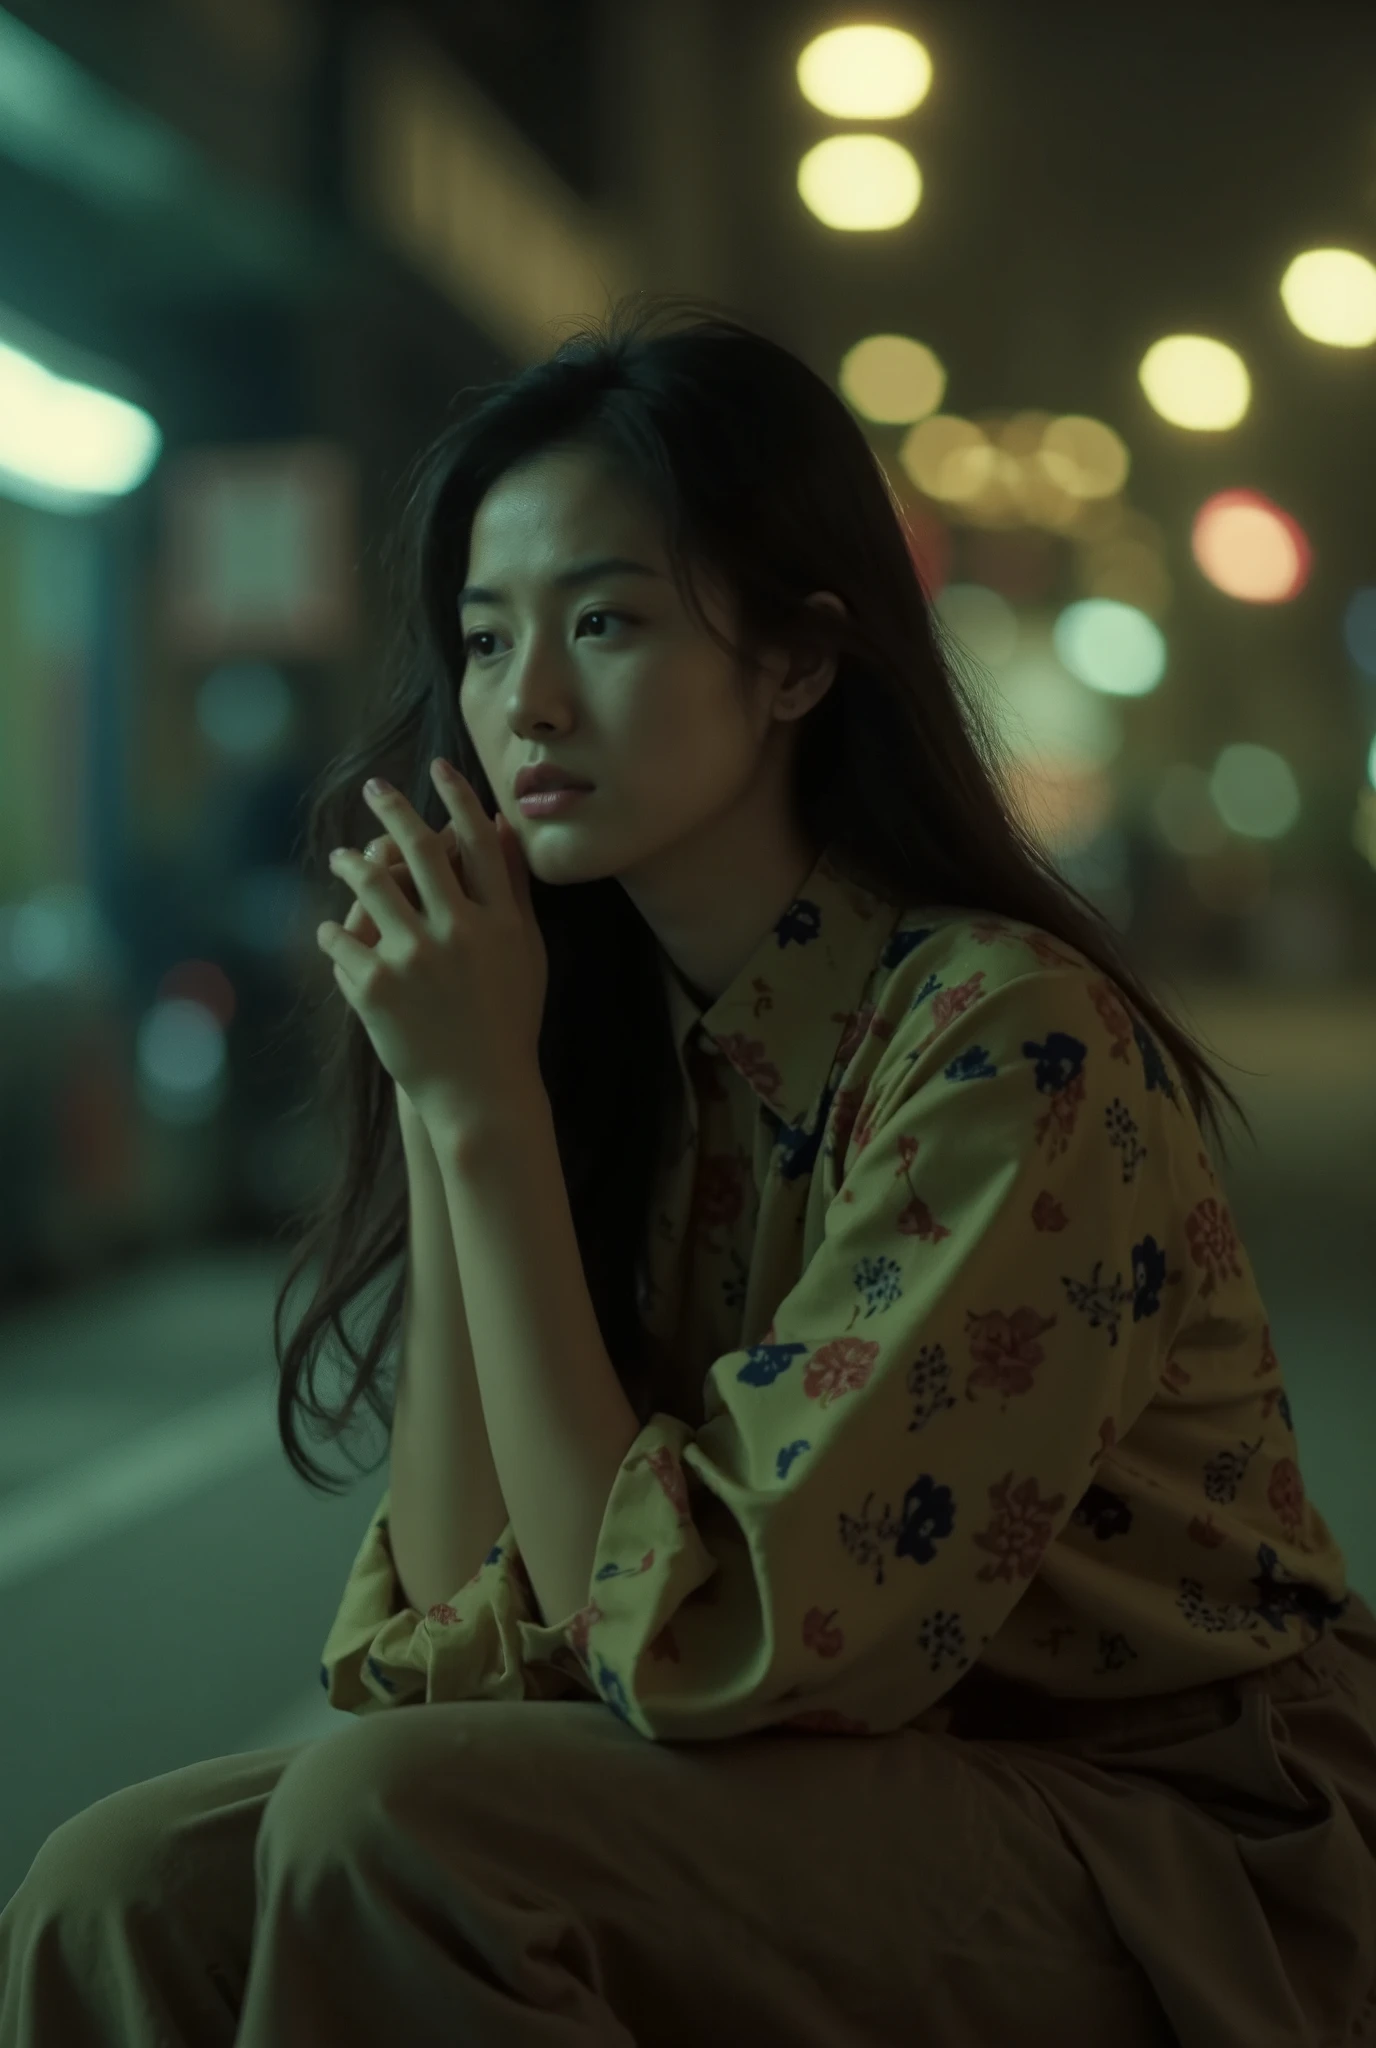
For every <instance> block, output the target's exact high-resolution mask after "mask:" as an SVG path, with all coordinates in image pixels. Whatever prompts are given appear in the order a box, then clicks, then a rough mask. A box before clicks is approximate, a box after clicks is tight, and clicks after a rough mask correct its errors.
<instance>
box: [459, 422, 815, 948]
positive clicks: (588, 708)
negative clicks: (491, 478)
mask: <svg viewBox="0 0 1376 2048" xmlns="http://www.w3.org/2000/svg"><path fill="white" fill-rule="evenodd" d="M608 558H620V559H621V560H623V561H629V562H632V563H639V564H641V565H643V569H644V571H645V572H647V573H639V572H637V571H636V570H634V569H631V568H626V567H621V568H615V569H613V568H610V567H607V568H603V569H601V570H600V571H599V572H598V573H596V574H591V575H587V576H584V577H581V578H580V579H579V580H578V582H577V583H576V584H570V585H568V586H565V585H564V584H561V582H560V580H559V579H560V577H561V576H562V575H563V574H564V573H565V572H567V571H570V570H572V569H575V568H577V567H579V566H580V565H584V564H587V563H590V562H605V561H606V560H607V559H608ZM477 592H486V593H488V594H487V595H479V594H475V593H477ZM702 599H703V602H704V604H705V606H706V608H707V610H708V613H709V616H711V618H712V619H713V621H714V623H716V624H717V626H718V627H719V629H722V630H725V631H727V632H728V633H730V632H731V631H732V628H733V625H734V621H733V620H732V618H731V616H730V611H729V606H728V605H727V604H726V603H725V602H724V601H723V600H722V595H721V593H720V592H719V591H718V590H717V589H716V588H715V587H714V586H713V585H712V584H711V583H710V582H708V583H707V584H706V587H705V588H703V589H702ZM460 624H461V628H462V632H463V636H464V643H465V655H466V659H465V665H464V669H463V676H462V681H461V684H460V688H459V708H460V711H461V713H462V716H463V720H464V724H465V726H466V727H467V730H468V733H469V736H470V738H471V740H472V742H473V745H474V747H475V749H476V750H477V754H478V759H479V760H480V761H481V763H482V766H483V770H484V773H485V774H486V776H487V779H488V781H489V783H490V784H491V785H492V790H493V793H494V795H495V796H496V799H497V803H498V806H499V808H500V809H501V810H502V812H503V813H504V814H505V816H506V817H507V819H508V821H509V822H510V824H511V825H512V827H513V828H514V830H515V831H516V832H517V833H518V834H519V836H520V839H521V843H522V846H523V848H524V850H525V855H526V859H527V861H528V863H529V865H530V867H531V869H532V871H533V872H534V873H535V874H536V875H538V876H539V877H540V879H541V880H542V881H547V882H551V883H560V882H587V881H595V880H598V879H601V878H602V877H605V876H612V875H614V876H616V877H618V878H619V879H620V880H621V881H622V882H623V884H624V886H625V887H626V889H627V892H628V894H630V895H631V896H632V898H633V899H634V900H635V901H636V902H637V904H638V905H639V907H640V908H641V910H642V911H643V912H644V914H645V915H646V917H647V918H648V919H649V920H650V922H651V923H653V924H654V925H655V926H656V928H657V929H658V930H659V931H660V933H661V936H662V937H664V938H665V939H666V942H671V935H673V934H676V933H677V934H681V935H682V937H683V951H684V953H685V955H686V954H689V953H691V952H692V951H693V948H692V944H691V941H690V940H689V938H688V935H687V934H688V927H689V926H693V927H702V926H704V925H705V923H706V921H707V920H708V919H709V918H711V917H715V919H716V921H717V923H718V926H720V925H721V922H722V918H723V915H724V909H725V906H724V903H723V891H724V890H726V889H728V888H729V886H730V885H731V878H732V877H733V876H734V877H735V880H736V885H737V886H738V887H739V888H740V889H741V891H742V895H741V901H740V906H739V907H740V914H741V916H742V918H745V919H748V918H750V917H751V916H752V915H754V914H756V906H755V905H754V904H753V903H752V898H753V897H754V896H755V895H756V894H758V895H759V898H760V901H761V902H765V901H772V898H773V895H774V894H775V893H777V891H778V889H779V888H780V887H782V886H783V880H782V878H783V877H784V875H785V874H786V873H787V874H792V873H793V872H794V871H795V870H796V869H797V867H798V863H799V860H800V859H802V860H803V861H804V869H805V868H806V866H807V865H809V864H810V861H808V860H807V859H806V857H805V855H806V850H805V849H802V848H800V846H799V844H798V842H797V839H796V836H795V835H794V833H793V829H792V826H791V824H790V821H789V819H790V802H789V771H790V751H791V750H790V746H789V742H790V741H791V740H794V739H796V733H795V732H794V731H793V730H792V727H793V725H794V723H795V721H796V720H797V719H798V718H799V717H800V716H801V715H802V713H803V712H805V711H806V710H808V709H810V708H811V705H812V704H813V703H815V702H816V700H817V698H818V697H819V696H820V695H821V694H822V693H823V690H824V689H825V687H826V685H827V682H829V680H830V676H829V675H827V676H826V678H825V680H823V679H821V678H812V679H808V680H807V681H806V682H804V683H799V682H796V681H795V683H794V684H793V686H792V687H789V688H787V689H785V688H783V687H782V681H783V673H784V670H785V668H786V666H787V664H786V662H785V661H783V660H776V661H774V662H770V661H768V660H766V661H765V662H764V663H763V664H762V667H761V669H760V671H759V673H758V674H757V675H756V676H755V678H754V679H753V681H752V685H751V693H750V695H749V696H747V695H745V694H744V693H743V691H742V690H741V689H739V688H738V686H737V681H736V665H735V663H734V662H733V660H732V657H731V656H730V655H728V654H726V653H724V652H723V651H722V649H721V648H720V647H719V646H718V645H717V644H716V642H715V641H714V640H713V639H711V637H710V636H709V635H708V634H707V633H706V632H705V631H704V630H703V628H702V627H701V626H700V625H699V623H698V621H697V620H696V619H695V618H694V617H693V616H692V614H691V613H690V612H689V611H688V610H687V609H686V608H685V606H684V604H683V602H682V601H681V599H680V597H679V594H678V591H677V590H676V588H675V586H674V582H673V578H672V575H671V573H670V569H669V563H668V558H667V555H666V552H665V549H664V546H663V543H662V540H661V535H660V529H659V524H658V521H657V519H656V517H655V515H654V513H653V511H652V510H651V509H650V508H648V507H647V506H646V505H644V504H643V503H641V502H640V501H639V500H638V498H637V496H636V495H635V494H633V493H632V491H631V490H630V489H629V488H628V487H627V486H626V484H625V483H624V482H622V481H620V480H619V479H618V478H617V477H616V476H615V474H614V473H613V472H612V471H611V469H610V468H609V467H608V466H607V464H606V463H605V462H604V461H603V460H601V459H600V458H599V457H598V456H597V455H596V454H595V453H592V452H589V451H586V450H583V449H572V448H560V449H552V450H547V451H545V452H543V453H541V454H540V455H539V456H538V457H535V458H532V459H531V460H529V461H528V462H526V463H523V464H522V465H521V466H520V467H519V468H518V469H514V470H511V471H508V472H507V473H506V474H505V475H504V476H502V477H501V478H499V480H498V481H497V482H496V483H495V484H494V485H493V486H492V488H491V490H490V491H489V492H488V493H487V496H486V497H485V498H484V499H483V500H482V502H481V504H480V505H479V507H478V511H477V514H476V516H475V518H474V522H473V530H472V535H471V540H470V547H469V559H468V564H467V570H466V579H465V590H464V592H463V593H462V594H461V597H460ZM546 760H547V761H551V762H553V763H555V764H556V765H557V766H558V767H561V768H566V769H568V770H569V771H570V772H571V773H572V774H575V775H578V776H581V777H585V778H586V779H587V780H588V781H589V782H591V783H592V784H593V787H592V789H591V790H590V791H588V792H587V793H586V794H585V795H583V796H582V797H580V798H579V800H578V801H577V803H576V804H574V805H573V806H572V807H571V808H570V809H569V811H568V812H567V813H566V814H564V815H563V816H555V817H549V818H540V817H527V816H526V815H525V814H524V813H523V812H522V811H521V810H520V809H519V808H518V806H517V802H516V795H515V790H514V783H515V779H516V774H517V771H518V770H519V769H521V768H523V767H525V766H527V765H528V764H530V763H532V762H534V761H546ZM787 900H788V899H787V896H785V897H784V904H786V902H787ZM780 907H783V906H782V905H781V906H780ZM775 914H777V913H775ZM726 921H727V922H728V923H730V922H731V919H730V917H729V916H728V917H727V919H726ZM671 950H672V944H671ZM698 964H699V969H700V971H702V970H703V969H705V968H706V967H708V966H709V965H710V963H709V962H708V961H707V960H706V959H700V960H699V963H698Z"/></svg>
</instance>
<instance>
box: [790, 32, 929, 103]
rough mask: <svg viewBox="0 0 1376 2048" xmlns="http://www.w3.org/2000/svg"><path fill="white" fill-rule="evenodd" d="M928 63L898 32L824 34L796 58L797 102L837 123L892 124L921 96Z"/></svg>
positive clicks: (924, 94) (915, 42)
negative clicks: (800, 98) (799, 95)
mask: <svg viewBox="0 0 1376 2048" xmlns="http://www.w3.org/2000/svg"><path fill="white" fill-rule="evenodd" d="M931 82H932V60H931V58H930V57H929V56H928V55H927V52H926V50H925V49H924V48H923V46H922V44H921V43H920V42H919V41H918V40H917V37H916V36H910V35H909V34H908V33H907V32H906V30H904V29H901V28H879V27H872V26H870V25H868V24H866V25H865V26H863V27H859V26H857V27H853V28H833V29H828V30H827V32H826V34H825V35H820V36H814V37H813V39H812V41H811V42H810V43H809V44H808V45H807V47H806V49H805V50H804V51H803V54H802V56H801V57H799V59H798V85H799V89H800V90H801V92H802V95H803V98H804V99H805V100H808V101H810V103H811V104H812V105H813V106H814V107H817V108H818V109H819V110H820V111H821V112H822V113H824V114H834V115H836V116H837V118H838V119H840V120H843V121H892V120H894V119H895V118H896V117H897V116H898V115H900V114H910V113H911V112H912V110H913V108H914V107H917V106H920V105H921V104H922V102H923V100H925V99H926V97H927V92H928V88H929V87H930V85H931Z"/></svg>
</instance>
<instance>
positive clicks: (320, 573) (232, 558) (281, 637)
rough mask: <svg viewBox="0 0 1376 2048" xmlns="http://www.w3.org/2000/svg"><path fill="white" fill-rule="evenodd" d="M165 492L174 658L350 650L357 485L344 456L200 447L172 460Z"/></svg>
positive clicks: (292, 445) (319, 655) (287, 446)
mask: <svg viewBox="0 0 1376 2048" xmlns="http://www.w3.org/2000/svg"><path fill="white" fill-rule="evenodd" d="M164 494H165V495H164V501H163V510H164V545H163V561H162V577H163V615H164V620H165V624H166V628H167V633H168V636H169V639H170V642H171V647H172V651H173V652H174V654H176V655H178V656H183V657H186V658H187V659H189V660H193V661H202V660H204V661H215V660H219V659H221V658H222V657H225V656H228V655H234V654H256V655H265V656H275V657H277V658H278V659H283V660H286V659H293V658H295V659H304V660H322V659H328V658H330V657H331V656H335V655H341V654H345V653H347V652H348V650H349V648H350V646H351V645H352V641H353V635H354V630H355V624H356V617H357V613H356V589H355V582H354V564H355V555H356V532H357V521H358V479H357V473H356V470H355V466H354V463H353V460H352V458H351V457H350V456H349V454H348V453H347V452H346V451H345V450H344V449H342V448H339V447H336V446H335V445H334V444H333V443H331V442H327V441H296V442H288V443H284V444H275V445H270V446H255V447H233V448H203V449H196V450H194V451H191V452H189V453H187V454H184V455H182V456H179V457H177V458H176V459H175V460H173V461H169V462H168V464H167V469H166V477H165V481H164Z"/></svg>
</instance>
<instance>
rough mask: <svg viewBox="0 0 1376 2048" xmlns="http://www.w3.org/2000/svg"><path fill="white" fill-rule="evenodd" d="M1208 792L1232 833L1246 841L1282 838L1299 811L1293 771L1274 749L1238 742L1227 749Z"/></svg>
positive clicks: (1216, 763)
mask: <svg viewBox="0 0 1376 2048" xmlns="http://www.w3.org/2000/svg"><path fill="white" fill-rule="evenodd" d="M1209 793H1210V795H1211V796H1212V798H1213V800H1214V805H1215V807H1216V809H1217V811H1218V815H1219V817H1220V818H1222V820H1223V822H1224V824H1225V825H1226V826H1227V827H1228V829H1229V831H1231V832H1236V833H1237V834H1238V835H1239V836H1240V837H1241V838H1244V839H1279V838H1281V837H1282V836H1283V835H1284V834H1285V833H1286V832H1288V831H1289V830H1290V828H1291V826H1292V825H1293V824H1294V823H1295V820H1296V819H1297V818H1298V817H1299V814H1300V790H1299V784H1298V782H1297V781H1296V780H1295V771H1294V770H1293V768H1292V767H1291V766H1290V763H1289V762H1288V761H1287V760H1286V759H1285V757H1284V755H1283V754H1278V753H1276V751H1275V750H1274V748H1272V747H1261V746H1255V745H1253V744H1252V743H1250V742H1249V741H1238V742H1237V743H1236V744H1235V745H1233V746H1230V747H1224V748H1223V750H1222V752H1221V753H1220V754H1219V756H1218V759H1217V760H1216V761H1215V763H1214V769H1213V774H1212V775H1211V776H1210V778H1209Z"/></svg>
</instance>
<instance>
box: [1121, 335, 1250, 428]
mask: <svg viewBox="0 0 1376 2048" xmlns="http://www.w3.org/2000/svg"><path fill="white" fill-rule="evenodd" d="M1137 376H1138V381H1139V382H1140V384H1141V386H1142V389H1143V391H1144V392H1145V393H1146V395H1147V398H1148V400H1149V402H1150V403H1151V405H1152V406H1154V407H1155V409H1156V411H1157V412H1159V413H1160V415H1161V417H1162V419H1163V420H1169V421H1170V423H1171V425H1172V426H1175V427H1188V428H1190V429H1191V430H1192V431H1194V432H1196V433H1200V432H1205V431H1208V432H1214V433H1217V432H1220V431H1221V430H1222V429H1223V428H1225V427H1235V426H1236V425H1237V423H1238V421H1239V420H1240V419H1241V418H1242V417H1243V415H1244V414H1245V412H1246V411H1247V407H1248V405H1249V404H1250V403H1251V397H1252V384H1251V379H1250V378H1249V377H1248V375H1247V366H1246V364H1245V363H1244V362H1243V360H1242V357H1241V356H1240V355H1239V354H1238V352H1237V350H1236V349H1232V348H1229V347H1228V345H1227V343H1226V342H1222V341H1214V340H1212V339H1210V337H1209V336H1208V335H1204V334H1172V335H1167V336H1166V337H1165V339H1164V340H1162V341H1158V342H1154V343H1153V344H1152V346H1151V347H1150V348H1149V349H1148V350H1147V352H1146V354H1145V355H1144V356H1143V358H1142V361H1141V363H1140V365H1139V366H1138V371H1137Z"/></svg>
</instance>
